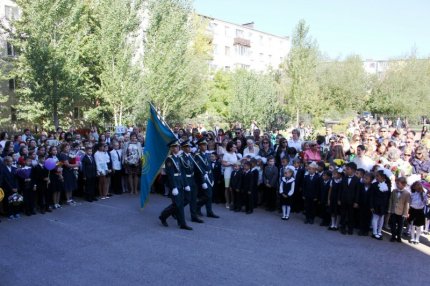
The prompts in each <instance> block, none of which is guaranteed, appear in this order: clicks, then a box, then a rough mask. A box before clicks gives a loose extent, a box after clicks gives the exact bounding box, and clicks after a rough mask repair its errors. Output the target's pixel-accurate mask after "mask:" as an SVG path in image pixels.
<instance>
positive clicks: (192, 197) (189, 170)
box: [179, 152, 203, 222]
mask: <svg viewBox="0 0 430 286" xmlns="http://www.w3.org/2000/svg"><path fill="white" fill-rule="evenodd" d="M179 158H180V162H181V168H182V170H183V171H182V177H183V178H184V182H185V187H189V190H188V191H187V190H185V193H184V206H186V205H187V204H189V205H190V213H191V220H192V221H195V222H203V221H202V220H201V219H199V218H198V216H197V184H196V179H195V175H194V174H195V173H197V170H196V169H197V167H196V165H195V163H194V159H193V158H192V157H191V153H189V154H186V153H185V152H184V153H182V154H181V156H179Z"/></svg>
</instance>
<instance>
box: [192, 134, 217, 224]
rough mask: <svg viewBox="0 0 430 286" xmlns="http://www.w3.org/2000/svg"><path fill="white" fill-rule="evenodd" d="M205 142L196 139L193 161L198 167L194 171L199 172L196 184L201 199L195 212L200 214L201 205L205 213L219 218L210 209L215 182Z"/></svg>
mask: <svg viewBox="0 0 430 286" xmlns="http://www.w3.org/2000/svg"><path fill="white" fill-rule="evenodd" d="M207 144H208V143H207V142H206V140H205V139H204V138H201V139H199V140H198V141H197V145H198V146H199V151H198V152H197V153H196V155H195V156H194V161H195V162H196V163H197V165H198V168H196V171H197V172H198V173H199V174H200V175H199V176H196V181H197V184H198V185H199V186H200V188H201V193H202V196H201V199H200V200H199V201H198V202H197V214H199V215H201V208H202V206H205V207H206V215H207V216H208V217H212V218H219V216H217V215H216V214H214V212H213V210H212V197H213V187H214V184H215V180H214V176H213V173H212V166H211V163H210V160H209V158H208V154H207V153H206V150H207Z"/></svg>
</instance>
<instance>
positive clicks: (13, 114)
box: [10, 107, 16, 122]
mask: <svg viewBox="0 0 430 286" xmlns="http://www.w3.org/2000/svg"><path fill="white" fill-rule="evenodd" d="M10 121H12V122H16V109H15V108H13V107H11V108H10Z"/></svg>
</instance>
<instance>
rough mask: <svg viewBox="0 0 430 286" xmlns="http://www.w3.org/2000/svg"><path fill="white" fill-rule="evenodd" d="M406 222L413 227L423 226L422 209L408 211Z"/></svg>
mask: <svg viewBox="0 0 430 286" xmlns="http://www.w3.org/2000/svg"><path fill="white" fill-rule="evenodd" d="M408 222H409V223H410V224H413V225H414V226H423V225H424V224H425V216H424V209H414V208H410V209H409V218H408Z"/></svg>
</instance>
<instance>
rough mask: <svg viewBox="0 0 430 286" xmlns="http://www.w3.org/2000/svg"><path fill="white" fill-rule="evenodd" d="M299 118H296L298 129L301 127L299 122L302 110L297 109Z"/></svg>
mask: <svg viewBox="0 0 430 286" xmlns="http://www.w3.org/2000/svg"><path fill="white" fill-rule="evenodd" d="M296 116H297V118H296V126H297V127H298V126H299V123H300V122H299V121H300V110H299V108H298V107H297V115H296Z"/></svg>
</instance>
